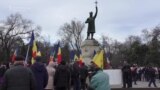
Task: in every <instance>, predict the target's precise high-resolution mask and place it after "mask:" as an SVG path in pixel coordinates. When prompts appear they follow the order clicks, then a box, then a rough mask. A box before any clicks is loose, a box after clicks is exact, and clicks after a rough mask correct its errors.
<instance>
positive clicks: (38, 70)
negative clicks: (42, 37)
mask: <svg viewBox="0 0 160 90" xmlns="http://www.w3.org/2000/svg"><path fill="white" fill-rule="evenodd" d="M31 69H32V71H33V73H34V76H35V78H36V90H44V88H45V87H46V85H47V83H48V73H47V70H46V68H45V66H44V65H43V63H40V62H36V63H34V64H33V65H32V66H31Z"/></svg>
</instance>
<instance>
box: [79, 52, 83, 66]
mask: <svg viewBox="0 0 160 90" xmlns="http://www.w3.org/2000/svg"><path fill="white" fill-rule="evenodd" d="M82 63H83V57H82V52H81V51H80V55H79V65H80V66H81V65H82Z"/></svg>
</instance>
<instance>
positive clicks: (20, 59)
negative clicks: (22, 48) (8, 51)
mask: <svg viewBox="0 0 160 90" xmlns="http://www.w3.org/2000/svg"><path fill="white" fill-rule="evenodd" d="M15 61H24V57H23V56H16V58H15Z"/></svg>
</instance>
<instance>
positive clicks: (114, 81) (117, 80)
mask: <svg viewBox="0 0 160 90" xmlns="http://www.w3.org/2000/svg"><path fill="white" fill-rule="evenodd" d="M103 71H104V72H105V73H107V74H108V75H109V83H110V85H121V84H122V71H121V69H110V70H103Z"/></svg>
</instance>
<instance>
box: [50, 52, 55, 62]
mask: <svg viewBox="0 0 160 90" xmlns="http://www.w3.org/2000/svg"><path fill="white" fill-rule="evenodd" d="M54 54H55V52H54V51H51V54H50V57H49V62H51V61H54Z"/></svg>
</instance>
